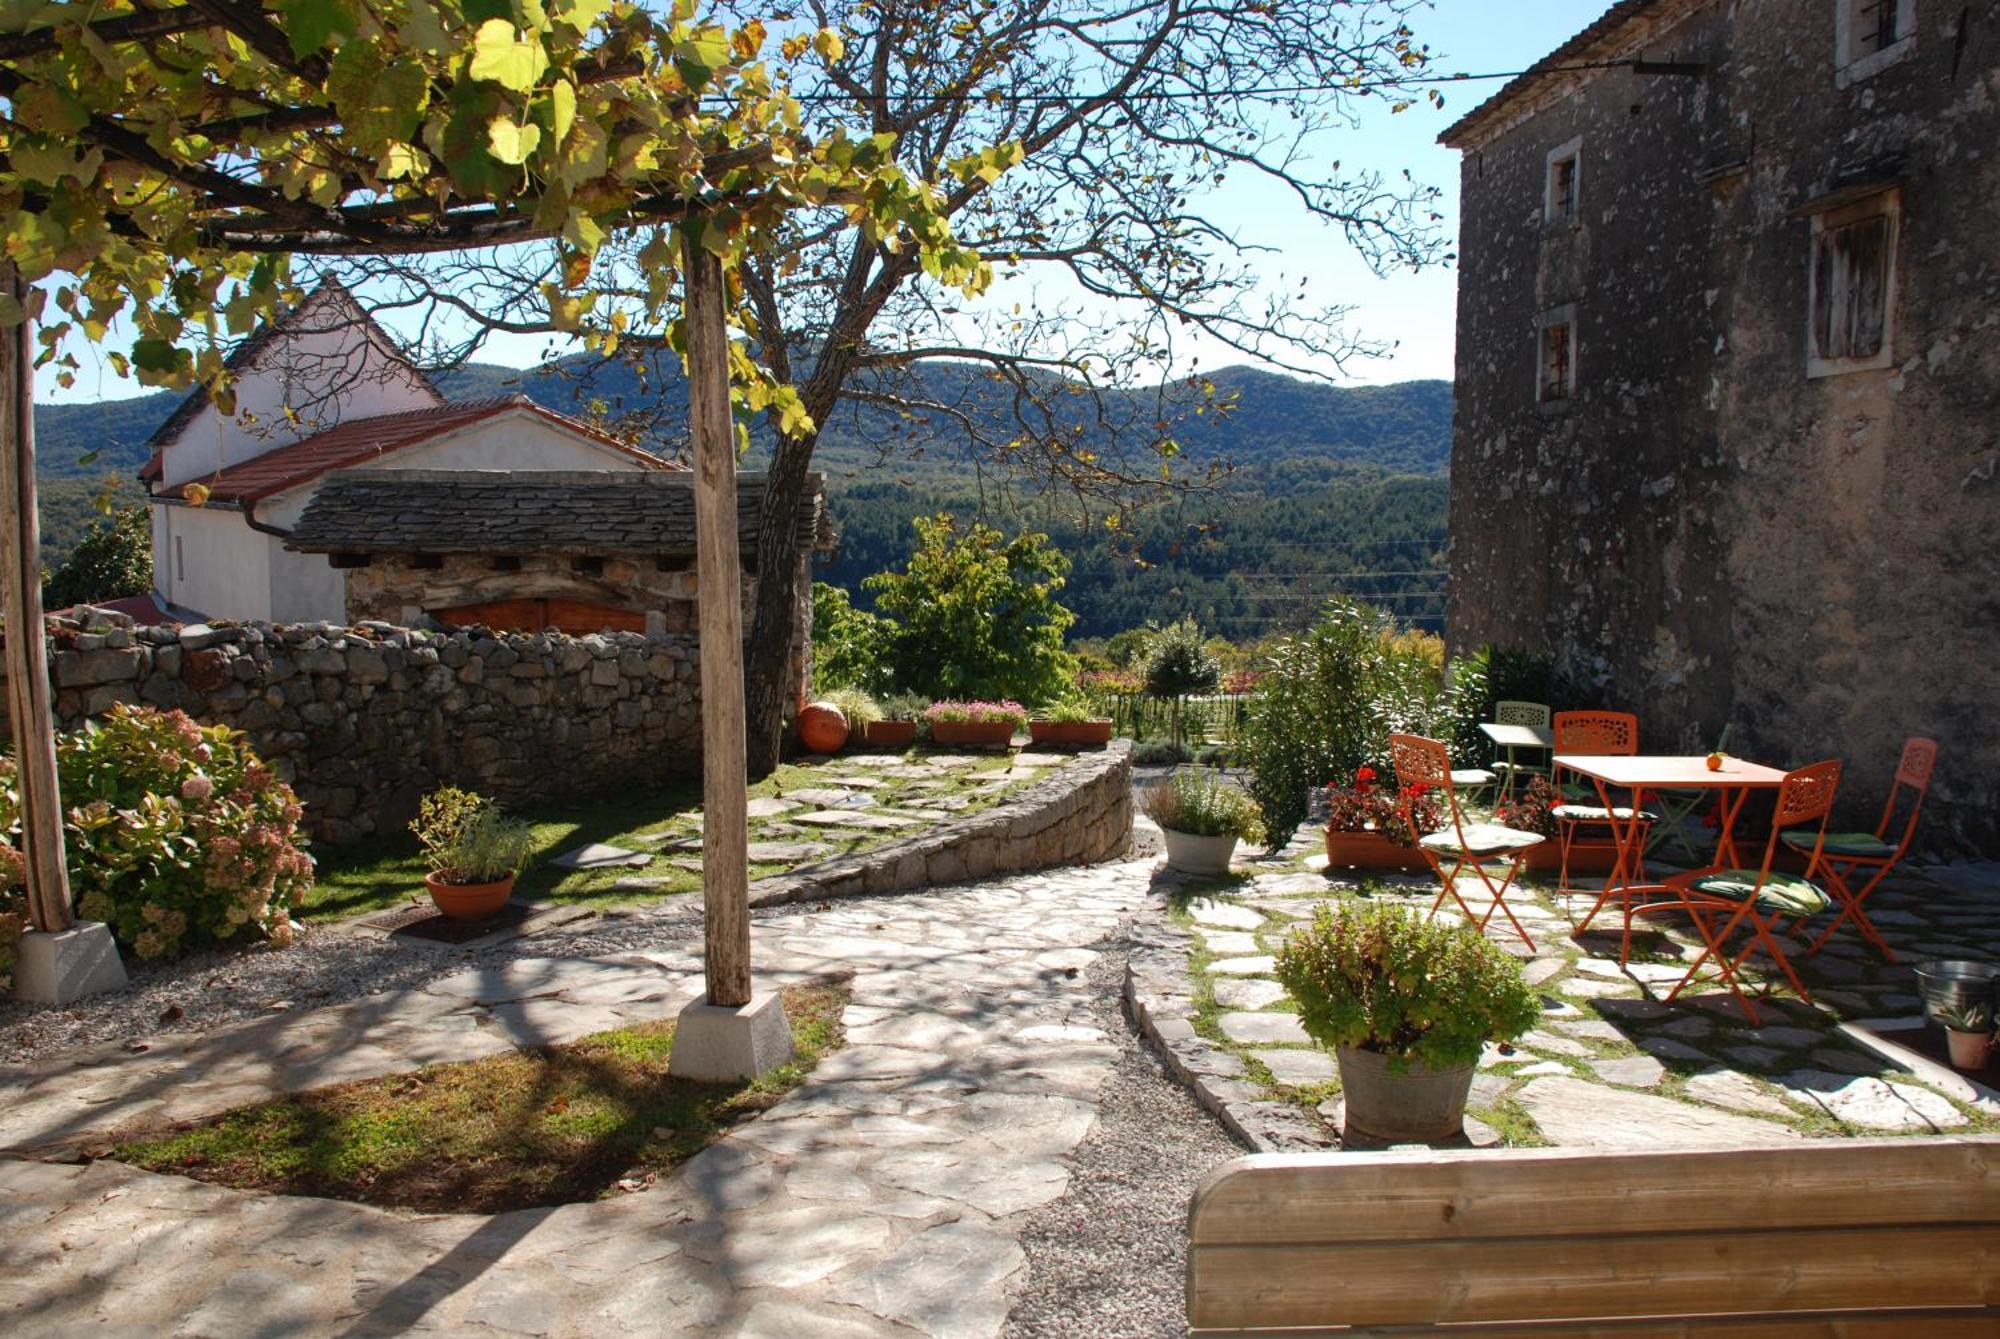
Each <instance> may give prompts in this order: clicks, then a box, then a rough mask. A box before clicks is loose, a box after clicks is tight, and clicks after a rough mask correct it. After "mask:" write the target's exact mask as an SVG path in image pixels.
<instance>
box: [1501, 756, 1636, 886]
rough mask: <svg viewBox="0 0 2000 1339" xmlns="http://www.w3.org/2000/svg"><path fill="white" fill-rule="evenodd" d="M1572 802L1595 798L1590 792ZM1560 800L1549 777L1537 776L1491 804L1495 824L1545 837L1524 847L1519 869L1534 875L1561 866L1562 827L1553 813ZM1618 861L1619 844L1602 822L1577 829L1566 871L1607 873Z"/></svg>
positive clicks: (1548, 871) (1585, 802)
mask: <svg viewBox="0 0 2000 1339" xmlns="http://www.w3.org/2000/svg"><path fill="white" fill-rule="evenodd" d="M1575 802H1576V803H1578V804H1596V803H1597V799H1596V796H1595V794H1592V795H1591V796H1589V797H1588V798H1584V799H1579V800H1577V801H1575ZM1562 803H1564V798H1563V796H1562V794H1561V793H1560V792H1558V791H1557V790H1556V788H1555V787H1554V786H1553V785H1551V784H1550V782H1549V779H1548V778H1547V777H1543V776H1538V777H1536V778H1535V779H1534V780H1532V781H1530V782H1529V783H1528V785H1527V787H1526V789H1524V790H1522V791H1519V792H1518V793H1516V794H1515V795H1514V797H1513V798H1512V799H1506V800H1502V801H1500V803H1498V804H1496V805H1494V806H1493V821H1494V822H1495V823H1498V824H1500V825H1501V826H1502V827H1508V828H1513V829H1514V830H1515V831H1516V832H1533V833H1536V834H1537V835H1539V836H1543V837H1547V838H1548V840H1547V841H1545V842H1542V843H1541V844H1540V845H1537V846H1531V847H1529V848H1528V849H1527V851H1526V852H1525V853H1524V855H1523V857H1522V861H1521V865H1522V868H1524V869H1527V870H1530V871H1532V872H1533V873H1536V874H1555V873H1557V872H1559V871H1560V870H1561V869H1562V865H1563V851H1562V829H1561V826H1560V825H1559V824H1558V823H1557V822H1556V816H1555V807H1556V806H1557V805H1559V804H1562ZM1617 860H1618V844H1617V843H1616V842H1614V841H1612V840H1611V832H1610V829H1609V828H1608V827H1606V826H1605V825H1604V824H1602V823H1597V824H1586V825H1584V826H1583V827H1581V828H1579V829H1578V836H1577V840H1575V841H1572V842H1571V843H1570V844H1569V870H1570V873H1572V874H1608V873H1610V871H1611V866H1612V865H1613V864H1615V863H1616V862H1617Z"/></svg>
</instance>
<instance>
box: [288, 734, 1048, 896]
mask: <svg viewBox="0 0 2000 1339" xmlns="http://www.w3.org/2000/svg"><path fill="white" fill-rule="evenodd" d="M926 760H927V759H926V756H925V755H924V754H922V753H913V754H910V755H908V758H907V761H909V762H912V763H920V762H924V761H926ZM1009 762H1010V759H1009V757H1008V756H1007V755H1001V754H995V755H994V756H993V757H992V758H991V759H990V760H988V759H981V760H980V763H979V764H977V765H976V768H977V770H970V769H968V770H966V771H954V772H952V773H950V774H948V775H945V776H941V777H939V778H937V779H936V780H937V781H938V782H941V783H942V784H941V785H936V786H931V787H921V786H919V785H918V784H917V783H915V782H913V781H908V780H895V779H890V778H881V779H883V780H884V781H885V784H884V785H882V786H881V787H880V788H878V789H876V790H874V791H871V792H870V793H871V795H873V796H875V797H876V798H877V803H876V804H875V805H874V806H873V807H872V808H871V809H869V810H867V811H864V812H873V813H886V814H894V813H896V812H898V810H897V809H896V808H894V807H893V806H890V805H889V804H888V801H889V800H891V799H892V798H893V799H895V800H897V801H907V802H911V803H914V802H916V798H917V797H922V798H924V799H948V798H951V797H955V796H961V795H962V796H965V797H966V799H967V801H968V802H967V804H966V806H965V807H964V808H962V809H959V810H957V811H955V812H954V813H953V814H952V817H953V818H954V819H956V818H963V817H966V816H968V815H971V814H976V813H978V812H979V811H981V810H982V809H986V808H990V807H991V806H993V805H995V804H998V803H1000V802H1002V801H1004V800H1006V799H1007V798H1008V797H1009V795H1011V794H1012V792H1013V791H1014V790H1015V789H1018V788H1019V787H1020V786H1022V785H1026V784H1028V783H1027V782H1026V781H1017V782H1015V783H1014V784H1013V785H1012V786H1010V787H1008V788H1007V789H1006V790H1003V791H996V792H994V793H991V794H986V795H980V794H975V793H973V792H974V791H975V790H976V789H977V787H979V786H980V785H982V784H985V783H987V782H990V781H991V780H993V778H994V774H996V773H998V772H1003V771H1005V770H1006V769H1007V767H1008V765H1009ZM879 771H880V769H878V768H870V767H856V766H854V765H853V764H852V762H851V760H848V759H843V758H835V759H832V760H831V761H828V762H823V763H810V764H802V763H789V764H787V765H785V766H783V767H780V768H779V769H778V770H777V771H775V772H773V773H772V774H771V775H770V776H768V777H765V778H764V779H763V780H762V781H759V782H758V783H757V784H756V785H754V786H751V787H750V791H749V794H750V798H751V799H757V798H760V797H770V798H773V799H782V798H784V797H785V795H786V794H787V793H788V792H790V791H795V790H803V789H808V788H837V786H836V784H835V782H834V780H833V778H836V777H841V776H850V775H851V776H869V777H878V776H879ZM1046 774H1047V773H1044V775H1046ZM810 808H811V806H805V807H802V808H801V809H799V810H798V811H796V812H797V813H805V812H808V811H809V809H810ZM511 811H512V812H513V813H515V814H516V815H518V816H519V817H521V818H524V819H526V820H527V821H528V822H529V823H530V824H531V825H532V826H533V828H534V834H535V861H536V863H535V864H533V865H531V866H529V868H528V869H526V870H525V871H523V872H522V874H521V877H520V881H519V882H518V883H517V884H516V885H515V894H514V895H515V896H516V897H522V898H531V899H534V900H537V901H546V902H557V903H567V904H584V905H593V906H610V905H631V904H634V903H641V902H655V901H658V900H660V899H661V898H666V897H674V896H678V895H680V894H684V893H693V892H698V891H699V890H700V888H701V871H700V868H699V864H700V857H701V852H700V850H699V849H675V848H674V846H673V842H675V841H677V840H681V839H685V838H694V837H698V836H699V835H700V833H701V829H700V827H699V826H698V825H697V823H696V819H697V818H698V816H699V815H700V813H701V786H700V785H699V784H698V783H695V782H684V783H678V784H675V785H671V786H664V787H660V788H658V789H655V790H651V791H642V792H640V793H638V794H631V795H611V796H607V797H604V798H601V799H596V800H590V801H583V802H577V803H570V804H562V805H549V806H532V807H524V806H512V807H511ZM791 816H793V815H778V816H775V817H772V818H752V819H751V820H750V840H751V841H753V842H758V841H782V842H809V843H811V844H813V845H815V846H823V847H826V848H829V849H828V850H827V852H826V854H824V855H822V856H819V857H816V859H818V860H833V859H838V858H839V857H841V856H846V855H853V854H855V853H857V852H860V851H864V850H867V849H869V848H870V847H874V846H880V845H882V844H883V843H885V842H890V841H896V840H900V839H902V838H906V837H909V836H912V835H915V834H917V833H921V832H923V831H925V830H926V826H915V827H907V828H895V829H891V830H888V831H882V832H870V831H866V830H863V829H844V828H837V827H833V828H827V827H814V828H810V829H806V830H800V831H791V830H789V829H790V828H791V827H792V826H793V825H791V824H788V823H787V822H786V819H787V818H788V817H791ZM648 838H652V839H653V840H648ZM586 842H605V843H608V844H610V845H613V846H623V847H625V848H627V849H628V850H634V851H644V852H648V853H651V854H652V855H653V860H652V863H651V864H648V865H645V866H643V867H638V868H622V869H596V870H565V869H557V868H556V867H555V866H553V865H550V864H548V863H547V862H548V860H549V858H550V857H552V856H556V855H560V854H562V853H563V852H564V851H568V850H571V849H573V848H575V847H578V846H581V845H583V844H584V843H586ZM318 860H319V869H318V871H317V874H316V875H315V881H314V886H313V888H312V889H311V890H310V891H308V892H307V893H306V897H305V905H304V907H303V908H302V909H301V912H300V914H301V916H302V918H303V919H305V920H307V921H329V920H344V919H346V918H348V917H350V916H358V915H362V914H364V913H366V912H370V911H380V910H382V909H384V908H387V907H394V906H399V905H402V904H404V903H408V902H411V901H424V900H426V899H427V897H428V895H427V894H426V893H425V892H424V861H423V856H422V853H421V852H420V851H419V849H418V847H417V842H416V838H415V837H413V836H411V835H410V834H409V833H407V832H405V831H401V830H398V831H396V832H394V833H391V834H387V835H384V836H382V837H379V838H377V839H374V840H371V841H369V842H366V843H362V844H359V845H355V846H347V847H337V848H331V849H329V850H326V851H323V852H321V853H320V854H319V856H318ZM676 861H680V862H684V863H680V864H677V863H675V862H676ZM789 868H790V866H788V865H784V864H755V863H753V864H752V865H751V867H750V877H751V878H753V879H758V878H765V877H768V876H771V875H775V874H783V873H786V872H787V871H788V870H789ZM635 878H636V879H645V880H647V883H646V885H645V886H644V887H642V888H641V887H634V886H632V885H631V883H630V881H631V880H633V879H635ZM621 882H624V883H625V886H623V887H620V886H618V885H619V884H620V883H621Z"/></svg>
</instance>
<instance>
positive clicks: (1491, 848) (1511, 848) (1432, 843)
mask: <svg viewBox="0 0 2000 1339" xmlns="http://www.w3.org/2000/svg"><path fill="white" fill-rule="evenodd" d="M1389 754H1390V757H1391V759H1392V760H1393V761H1394V763H1395V768H1396V787H1397V789H1398V790H1400V791H1402V792H1403V793H1405V794H1408V793H1409V792H1410V791H1411V789H1412V788H1415V789H1418V790H1424V791H1436V792H1438V793H1439V794H1441V795H1443V796H1444V803H1445V805H1446V807H1447V809H1448V810H1449V812H1450V814H1451V826H1450V827H1449V828H1448V829H1446V830H1445V831H1443V832H1432V833H1424V832H1418V831H1417V825H1416V821H1415V819H1414V818H1413V817H1411V816H1410V814H1409V812H1408V810H1407V808H1406V809H1405V812H1404V817H1405V820H1406V821H1408V822H1409V824H1410V830H1411V831H1412V832H1415V833H1416V838H1417V849H1418V850H1419V851H1422V852H1423V856H1424V859H1425V861H1427V862H1428V863H1429V864H1430V867H1431V869H1432V870H1433V871H1434V872H1435V873H1436V874H1437V876H1438V880H1439V881H1440V882H1441V883H1442V884H1443V885H1444V886H1443V888H1442V889H1441V890H1440V891H1439V892H1438V895H1437V901H1435V902H1433V903H1431V910H1430V914H1431V915H1432V916H1435V915H1437V913H1438V908H1440V907H1442V906H1443V905H1444V900H1445V898H1447V897H1449V898H1451V899H1452V900H1453V901H1455V902H1457V903H1458V909H1459V910H1460V911H1462V912H1464V913H1465V919H1466V920H1467V922H1468V923H1470V924H1472V925H1475V926H1477V927H1478V928H1479V931H1480V933H1482V934H1483V933H1485V931H1486V924H1487V922H1488V921H1491V920H1492V919H1493V913H1494V912H1496V911H1498V912H1502V913H1504V914H1505V915H1506V917H1507V919H1508V921H1509V922H1510V923H1512V925H1513V927H1514V932H1515V933H1516V934H1518V935H1520V936H1521V940H1522V942H1523V943H1525V944H1526V945H1527V946H1528V949H1529V951H1530V952H1532V951H1533V950H1534V947H1535V941H1534V939H1533V938H1531V937H1530V936H1529V934H1528V931H1527V928H1526V927H1525V926H1523V925H1522V924H1521V921H1520V918H1519V917H1517V916H1515V915H1514V911H1513V908H1511V907H1509V906H1508V905H1507V890H1508V888H1510V887H1511V886H1513V883H1514V879H1515V877H1516V876H1517V875H1519V874H1520V872H1521V858H1522V856H1523V855H1524V854H1525V853H1526V852H1527V850H1528V848H1529V847H1531V846H1538V845H1540V844H1541V843H1542V842H1544V841H1547V840H1548V838H1546V837H1544V836H1542V835H1541V834H1540V833H1538V832H1521V831H1519V830H1518V829H1515V828H1509V827H1503V826H1501V825H1500V824H1498V823H1467V822H1466V821H1465V813H1464V811H1463V810H1461V809H1460V808H1459V806H1458V792H1457V791H1456V790H1455V789H1453V787H1452V784H1451V752H1450V750H1448V749H1447V748H1445V746H1444V745H1443V744H1442V743H1440V742H1439V741H1437V740H1435V739H1426V738H1424V737H1423V736H1422V735H1390V736H1389ZM1501 861H1505V862H1506V874H1505V875H1504V877H1502V878H1501V879H1500V881H1499V882H1498V883H1495V882H1494V881H1493V875H1492V874H1491V873H1489V872H1488V871H1487V868H1486V866H1487V864H1488V863H1494V864H1498V863H1499V862H1501ZM1447 865H1449V866H1450V868H1449V869H1447V868H1446V866H1447ZM1468 870H1470V871H1471V872H1472V873H1473V874H1476V875H1478V877H1479V881H1480V882H1481V883H1482V884H1484V885H1485V886H1486V891H1487V892H1488V893H1489V894H1491V895H1492V898H1493V905H1492V906H1490V907H1488V908H1487V909H1486V914H1485V915H1484V916H1481V915H1479V914H1478V913H1477V912H1475V911H1473V909H1472V907H1471V906H1470V905H1469V904H1468V903H1467V902H1466V900H1465V897H1464V895H1463V894H1461V893H1460V892H1459V891H1458V883H1457V880H1458V878H1459V876H1460V875H1462V874H1464V873H1465V872H1466V871H1468Z"/></svg>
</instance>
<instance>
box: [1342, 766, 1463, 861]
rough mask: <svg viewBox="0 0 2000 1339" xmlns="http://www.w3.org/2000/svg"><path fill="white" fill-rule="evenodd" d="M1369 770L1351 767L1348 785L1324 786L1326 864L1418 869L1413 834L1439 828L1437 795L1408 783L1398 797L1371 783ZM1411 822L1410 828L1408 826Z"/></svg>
mask: <svg viewBox="0 0 2000 1339" xmlns="http://www.w3.org/2000/svg"><path fill="white" fill-rule="evenodd" d="M1375 777H1376V773H1375V769H1374V768H1372V767H1361V768H1357V769H1356V770H1355V773H1354V783H1353V784H1352V785H1349V786H1339V785H1334V786H1328V787H1327V788H1326V862H1327V864H1328V865H1329V866H1342V867H1352V868H1354V869H1411V870H1421V869H1423V868H1424V857H1423V853H1422V852H1420V851H1418V850H1417V833H1418V832H1425V833H1429V832H1436V831H1438V830H1439V829H1440V828H1442V827H1443V826H1444V806H1443V805H1442V804H1441V803H1439V801H1438V797H1437V796H1436V795H1433V794H1431V793H1429V792H1428V791H1425V790H1423V789H1421V788H1419V787H1411V788H1410V789H1409V790H1407V791H1405V792H1404V793H1403V794H1402V795H1401V796H1400V797H1399V796H1397V795H1396V793H1395V792H1394V791H1393V790H1386V791H1385V790H1381V789H1378V788H1377V787H1376V785H1375ZM1413 822H1414V823H1415V825H1416V828H1415V831H1412V829H1411V824H1412V823H1413Z"/></svg>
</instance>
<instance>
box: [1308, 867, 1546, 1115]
mask: <svg viewBox="0 0 2000 1339" xmlns="http://www.w3.org/2000/svg"><path fill="white" fill-rule="evenodd" d="M1277 977H1278V981H1279V982H1280V983H1281V984H1282V985H1283V986H1284V987H1285V990H1286V993H1288V994H1289V995H1290V996H1291V997H1292V998H1293V999H1294V1000H1296V1001H1297V1002H1298V1006H1299V1023H1300V1025H1301V1026H1302V1027H1304V1028H1305V1030H1306V1032H1307V1034H1308V1035H1310V1036H1311V1037H1312V1038H1313V1040H1314V1041H1317V1042H1318V1043H1319V1044H1320V1045H1322V1046H1324V1047H1326V1048H1327V1049H1328V1050H1330V1051H1332V1052H1333V1053H1334V1055H1335V1057H1336V1059H1337V1061H1338V1063H1339V1065H1340V1087H1341V1094H1342V1097H1343V1099H1344V1101H1345V1103H1346V1113H1345V1116H1344V1119H1343V1122H1342V1131H1341V1136H1342V1139H1343V1141H1344V1142H1346V1143H1349V1144H1354V1143H1362V1142H1378V1141H1379V1142H1383V1143H1392V1144H1401V1143H1430V1142H1433V1141H1436V1140H1440V1139H1450V1138H1452V1137H1454V1136H1456V1135H1458V1134H1459V1133H1460V1132H1461V1130H1462V1129H1463V1122H1464V1118H1465V1100H1466V1097H1467V1095H1468V1094H1469V1093H1470V1091H1471V1088H1472V1075H1473V1071H1474V1069H1475V1068H1476V1067H1477V1066H1478V1063H1479V1053H1480V1048H1481V1047H1483V1046H1484V1045H1485V1044H1486V1043H1487V1042H1501V1041H1513V1040H1514V1039H1515V1038H1517V1037H1519V1036H1521V1035H1522V1034H1523V1033H1525V1032H1527V1031H1528V1030H1529V1029H1530V1028H1532V1027H1534V1025H1535V1023H1536V1021H1537V1019H1539V1018H1540V1016H1541V1002H1540V1001H1539V1000H1537V999H1536V998H1535V993H1534V991H1533V990H1531V989H1530V988H1529V986H1528V984H1527V981H1526V980H1525V979H1524V978H1523V977H1522V975H1521V965H1520V964H1519V963H1518V962H1516V961H1515V960H1514V959H1513V958H1512V957H1510V956H1509V955H1508V954H1507V953H1506V952H1505V951H1504V950H1502V949H1501V948H1499V947H1498V946H1497V945H1495V944H1494V943H1493V942H1492V941H1491V940H1489V939H1487V938H1486V937H1485V936H1484V935H1482V934H1480V933H1479V932H1478V931H1477V930H1474V929H1472V928H1470V927H1468V926H1463V925H1447V924H1445V923H1443V922H1439V921H1430V920H1426V919H1425V918H1424V917H1423V916H1422V915H1421V914H1419V913H1418V912H1417V911H1415V910H1414V909H1412V908H1407V907H1399V906H1393V905H1371V906H1365V907H1363V906H1355V905H1343V906H1340V907H1337V908H1336V907H1330V906H1321V907H1320V908H1319V911H1318V912H1317V914H1315V915H1314V917H1313V920H1312V923H1311V924H1310V925H1307V926H1303V927H1301V928H1300V929H1297V930H1295V931H1293V932H1292V934H1291V936H1290V937H1289V938H1287V939H1286V940H1285V943H1284V945H1283V947H1281V948H1280V949H1279V950H1278V953H1277Z"/></svg>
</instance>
